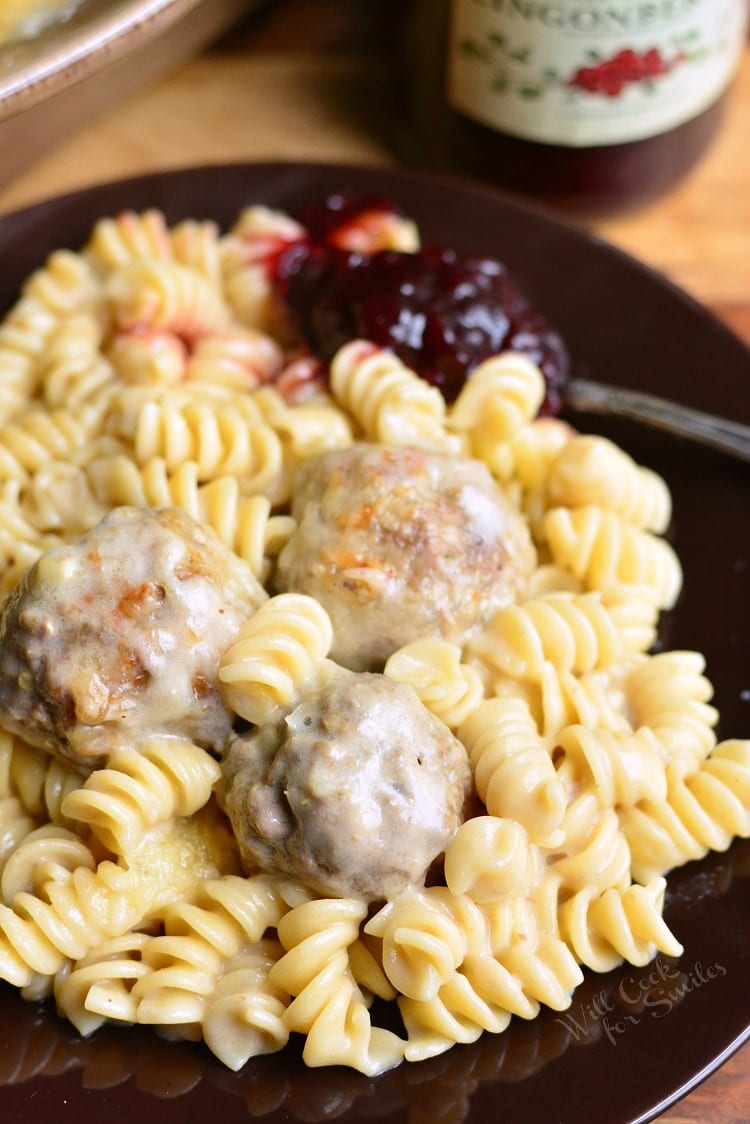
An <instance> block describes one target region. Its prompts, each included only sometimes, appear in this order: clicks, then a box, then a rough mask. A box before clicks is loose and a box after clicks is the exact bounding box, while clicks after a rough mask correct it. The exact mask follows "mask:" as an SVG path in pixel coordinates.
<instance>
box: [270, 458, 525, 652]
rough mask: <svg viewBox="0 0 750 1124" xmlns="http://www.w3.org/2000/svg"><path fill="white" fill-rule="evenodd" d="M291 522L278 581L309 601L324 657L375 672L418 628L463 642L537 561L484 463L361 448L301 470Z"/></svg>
mask: <svg viewBox="0 0 750 1124" xmlns="http://www.w3.org/2000/svg"><path fill="white" fill-rule="evenodd" d="M293 514H294V516H295V518H296V519H297V521H298V527H297V529H296V531H295V532H294V534H293V535H292V536H291V538H290V540H289V542H288V543H287V544H286V546H285V547H284V549H283V551H282V552H281V555H280V557H279V562H278V568H277V574H276V586H277V588H278V589H279V590H283V591H287V590H295V591H297V592H300V593H306V594H309V595H310V596H312V597H315V598H316V599H317V600H318V601H320V603H321V604H322V605H323V606H324V607H325V608H326V609H327V611H328V613H329V615H330V617H331V620H332V622H333V628H334V634H335V640H334V646H333V648H332V651H331V656H332V658H333V659H335V660H337V661H338V662H339V663H341V664H343V665H344V666H346V667H349V668H352V669H353V670H355V671H364V670H379V669H380V668H381V667H382V666H383V664H384V663H385V661H386V660H387V658H388V656H390V655H391V653H392V652H394V651H395V650H396V649H397V648H400V647H401V646H402V645H404V644H406V643H408V642H410V641H412V640H415V639H417V638H419V637H422V636H441V637H443V638H444V639H447V640H451V641H453V642H454V643H461V642H463V641H464V640H465V639H466V638H467V637H468V636H469V635H470V634H471V632H472V631H473V630H475V629H476V628H477V627H479V626H480V625H481V624H482V623H483V622H485V621H486V620H487V619H488V618H489V617H491V616H492V615H493V614H494V613H495V612H496V611H497V610H499V609H501V608H504V607H505V606H506V605H509V604H512V603H513V602H515V601H517V600H518V598H519V596H520V594H521V593H522V591H523V589H524V588H525V586H526V583H527V581H528V577H529V575H530V573H531V571H532V569H533V567H534V564H535V553H534V548H533V546H532V542H531V537H530V535H529V532H528V528H527V526H526V523H525V521H524V519H523V518H522V516H521V515H520V514H519V513H518V512H517V511H516V510H515V509H514V508H513V507H512V505H511V504H510V503H509V502H508V500H507V499H506V497H505V495H504V494H503V492H502V490H501V489H500V488H499V487H498V485H497V484H496V483H495V481H494V480H493V479H492V477H491V475H490V473H489V472H488V470H487V469H486V468H485V466H484V465H482V464H480V463H479V462H478V461H474V460H469V459H467V458H462V457H447V456H443V455H439V454H436V453H430V452H425V451H423V450H419V449H410V448H384V447H382V446H376V445H367V444H359V445H355V446H353V447H352V448H350V449H345V450H337V451H336V452H333V453H326V454H323V455H322V456H320V457H316V458H314V459H312V460H311V461H309V462H308V463H307V464H305V465H304V466H303V467H302V468H301V469H300V471H299V473H298V476H297V483H296V487H295V495H294V505H293Z"/></svg>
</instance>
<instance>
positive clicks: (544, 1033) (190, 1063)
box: [0, 164, 750, 1124]
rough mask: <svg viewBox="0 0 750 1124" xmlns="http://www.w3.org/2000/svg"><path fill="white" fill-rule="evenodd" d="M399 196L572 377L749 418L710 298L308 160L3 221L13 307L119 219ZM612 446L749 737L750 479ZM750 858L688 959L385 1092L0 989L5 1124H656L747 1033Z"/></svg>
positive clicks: (383, 176)
mask: <svg viewBox="0 0 750 1124" xmlns="http://www.w3.org/2000/svg"><path fill="white" fill-rule="evenodd" d="M341 188H350V189H352V190H354V191H366V192H375V193H377V194H381V195H386V196H389V197H391V198H393V199H394V200H396V201H397V202H398V203H399V204H401V206H402V207H403V208H404V209H405V211H406V212H407V213H408V214H410V215H412V216H413V217H414V218H416V219H417V220H418V222H419V224H420V227H421V229H422V232H423V236H424V239H425V241H438V242H443V243H447V244H449V245H453V246H455V247H456V248H457V249H460V250H463V251H467V252H481V253H486V254H492V255H495V256H497V257H500V258H502V259H503V260H504V261H505V262H506V263H507V264H508V266H509V267H510V269H511V270H512V271H513V272H514V273H515V274H516V276H517V277H518V279H519V281H520V282H521V283H522V285H523V286H524V288H525V289H526V290H527V292H528V293H529V295H530V296H531V297H532V298H533V300H534V301H535V302H536V303H537V304H538V305H539V306H540V307H541V308H542V309H543V310H544V311H545V312H546V313H547V314H548V316H549V317H550V319H551V320H553V321H554V322H555V323H556V324H557V326H558V327H559V328H560V329H561V331H562V332H563V334H564V335H565V337H566V338H567V340H568V342H569V346H570V350H571V352H572V356H573V364H574V370H575V373H578V374H582V375H586V376H588V377H593V378H596V379H598V380H601V381H603V382H610V383H613V384H619V385H623V386H631V387H637V388H641V389H646V390H651V391H654V392H656V393H658V394H662V395H665V396H667V397H671V398H674V399H677V400H679V401H681V402H684V403H686V404H688V405H690V406H695V407H698V408H703V409H709V410H712V411H714V412H716V413H722V414H725V415H726V416H727V417H730V418H735V419H737V420H741V421H745V422H750V394H748V390H749V388H750V357H749V356H748V352H747V349H746V348H745V346H744V345H743V344H742V343H741V342H740V341H739V340H738V339H736V338H735V337H734V336H733V335H732V334H731V333H730V332H729V331H728V330H727V329H725V328H724V327H723V326H722V325H721V324H719V323H718V322H717V321H716V320H714V319H713V318H712V317H711V316H710V315H708V313H706V312H705V311H704V310H703V309H702V308H701V307H700V306H698V305H697V304H695V303H694V302H693V301H692V300H690V299H689V298H688V297H686V296H685V295H684V294H683V293H681V292H679V291H678V290H676V289H675V288H673V287H672V286H670V285H669V284H667V283H666V282H665V281H664V280H662V279H661V278H660V277H658V276H657V275H656V274H654V273H652V272H650V271H649V270H647V269H646V268H644V267H643V266H642V265H640V264H638V263H637V262H636V261H634V260H633V259H631V258H629V257H627V256H626V255H624V254H622V253H620V252H618V251H616V250H614V249H612V248H611V247H610V246H607V245H606V244H604V243H602V242H600V241H598V240H597V239H595V238H592V237H590V236H588V235H586V234H584V233H582V232H581V231H579V230H577V229H575V228H572V227H568V226H565V225H563V224H562V223H559V222H557V221H555V220H553V219H550V218H549V217H547V216H545V215H544V214H542V213H540V212H536V211H533V210H531V209H528V208H526V207H524V206H521V205H519V204H518V203H516V202H512V201H510V200H507V199H505V198H504V197H501V196H499V195H497V194H495V193H492V192H488V191H484V190H479V189H475V188H469V187H466V186H462V185H458V184H455V183H453V184H452V183H450V182H448V181H440V180H436V179H434V178H429V179H428V178H426V177H420V176H417V175H413V174H408V173H402V172H399V171H388V170H383V169H377V170H376V169H363V168H358V169H354V168H346V167H338V166H317V165H297V164H267V165H247V166H231V167H221V168H219V167H214V168H198V169H191V170H186V171H178V172H170V173H166V174H162V175H150V176H145V177H142V178H140V179H132V180H128V181H124V182H121V183H115V184H107V185H102V186H99V187H95V188H92V189H90V190H87V191H81V192H77V193H76V194H73V195H67V196H64V197H62V198H59V199H54V200H51V201H49V202H46V203H42V204H38V205H37V206H35V207H31V208H29V209H28V210H25V211H21V212H18V213H17V214H13V215H9V216H7V217H6V218H4V219H0V260H2V262H3V269H2V273H1V274H0V308H5V307H7V306H8V305H9V304H10V302H11V301H12V300H13V298H14V297H15V295H16V293H17V290H18V285H19V283H20V281H21V280H22V279H23V277H25V276H26V275H27V274H28V273H29V272H30V271H31V270H33V269H34V268H35V267H36V266H38V265H39V264H41V262H42V261H43V259H44V257H45V255H46V254H47V253H48V252H49V251H51V250H52V249H54V248H56V247H58V246H70V247H76V246H78V245H80V243H81V242H82V241H83V240H84V239H85V237H86V235H87V233H88V231H89V230H90V228H91V226H92V224H93V222H94V221H95V220H96V219H97V218H98V217H99V216H101V215H105V214H112V213H115V212H117V211H119V210H121V209H123V208H144V207H161V208H163V209H164V211H165V212H166V214H167V216H168V218H169V219H170V220H171V221H176V220H179V219H182V218H185V217H187V216H195V217H204V218H208V217H211V218H215V219H217V220H218V221H219V222H221V223H223V224H227V223H229V222H231V221H232V220H233V219H234V217H235V216H236V214H237V212H238V211H239V210H240V208H241V207H243V206H245V205H247V204H249V203H251V202H262V203H266V204H270V205H273V206H278V207H281V208H294V207H295V206H296V205H298V204H299V203H301V202H303V201H306V200H310V199H315V198H318V197H320V196H321V195H322V194H323V193H325V192H327V191H329V190H332V189H341ZM574 420H576V421H578V422H580V424H581V426H582V427H583V428H586V429H588V430H590V431H592V432H605V433H606V434H607V435H609V436H612V437H614V438H615V439H616V440H618V441H620V442H621V443H623V444H624V445H625V447H626V448H627V449H628V450H629V451H630V452H631V453H632V454H633V455H634V456H635V457H636V458H638V459H639V460H640V461H642V462H643V463H645V464H648V465H650V466H652V467H653V468H655V469H656V470H657V471H658V472H661V473H662V474H663V475H664V476H665V477H666V478H667V480H668V482H669V484H670V486H671V488H672V490H673V493H674V501H675V518H674V527H673V532H672V533H673V537H674V541H675V544H676V546H677V548H678V550H679V552H680V556H681V558H682V561H683V565H684V569H685V592H684V594H683V596H682V598H681V600H680V602H679V604H678V606H677V608H676V610H675V611H674V612H673V613H671V614H670V615H669V618H668V619H667V620H666V621H665V624H664V629H663V636H662V642H663V643H664V644H665V645H667V646H668V647H671V648H691V649H696V648H697V649H699V650H702V651H703V652H705V654H706V657H707V660H708V673H709V675H710V677H711V679H712V681H713V682H714V683H715V685H716V699H715V701H716V704H717V706H718V707H719V709H720V711H721V714H722V723H721V729H720V734H721V735H722V736H724V737H727V736H737V737H740V736H742V735H743V733H744V734H745V735H747V734H748V732H749V731H748V727H749V726H750V721H749V719H750V713H749V712H750V619H749V615H748V598H747V583H748V567H749V566H750V519H748V512H749V511H750V474H749V473H748V469H747V466H746V465H744V464H739V463H734V462H732V461H730V460H729V459H726V458H723V457H722V456H720V455H718V454H714V453H710V452H708V451H705V450H702V449H699V448H694V447H691V446H687V445H683V444H681V443H679V442H677V441H675V440H672V439H669V438H667V437H664V436H658V435H653V434H649V433H647V432H645V431H643V430H639V429H637V428H635V427H633V426H629V425H626V424H624V423H616V422H612V423H606V425H605V424H604V423H602V422H600V421H597V420H596V419H574ZM748 874H750V844H748V843H736V844H735V845H734V846H733V847H732V849H731V850H730V851H729V852H728V853H727V854H726V855H712V856H710V857H709V858H707V859H706V860H704V861H703V862H702V863H694V864H691V865H689V866H687V867H684V868H683V869H682V870H680V871H677V872H676V873H675V874H674V875H673V876H672V877H671V878H670V891H669V896H668V902H667V907H666V916H667V919H668V921H669V923H670V925H671V926H672V927H673V929H674V930H675V932H676V933H677V935H678V937H679V939H680V940H681V941H682V942H683V944H684V946H685V953H684V955H683V956H682V957H681V958H680V959H679V960H678V961H673V960H667V959H665V958H664V957H659V958H658V960H657V961H655V962H654V963H653V964H651V965H649V966H648V967H647V968H645V969H637V968H630V967H624V968H622V969H620V970H618V971H617V972H614V973H611V974H609V975H607V976H595V975H591V974H589V975H587V978H586V980H585V982H584V983H583V984H582V986H581V988H579V990H578V991H577V992H576V994H575V996H574V1000H573V1005H572V1007H571V1009H570V1010H569V1011H567V1012H564V1013H562V1014H559V1013H556V1012H553V1011H547V1012H545V1013H544V1014H542V1015H541V1016H540V1018H539V1019H537V1020H535V1021H534V1022H530V1023H523V1022H521V1021H520V1020H516V1019H514V1020H513V1022H512V1024H511V1026H510V1028H509V1029H508V1031H507V1032H506V1033H505V1034H502V1035H499V1036H496V1037H493V1036H490V1035H485V1036H483V1038H482V1039H480V1041H479V1042H477V1043H476V1044H474V1045H473V1046H463V1047H456V1048H454V1049H453V1050H452V1051H450V1052H449V1053H448V1054H446V1055H444V1056H442V1057H440V1058H436V1059H434V1060H433V1061H429V1062H423V1063H420V1064H419V1065H404V1066H402V1067H401V1068H399V1069H397V1070H394V1071H393V1072H391V1073H387V1074H384V1075H383V1076H382V1077H381V1078H379V1079H377V1080H369V1079H367V1078H365V1077H362V1076H361V1075H359V1074H357V1073H353V1072H350V1071H347V1070H344V1069H331V1070H306V1069H305V1068H304V1067H303V1066H302V1064H301V1062H300V1060H299V1053H298V1051H295V1049H294V1048H292V1049H290V1050H288V1051H285V1052H283V1053H282V1054H280V1055H275V1056H273V1057H270V1058H259V1059H255V1060H253V1061H251V1062H250V1063H248V1065H247V1066H246V1067H245V1068H244V1069H243V1070H242V1071H241V1072H240V1073H238V1074H233V1073H231V1072H229V1071H228V1070H225V1069H224V1068H223V1067H222V1066H221V1065H220V1064H219V1063H218V1062H217V1061H216V1060H215V1059H214V1058H213V1057H212V1056H211V1055H210V1054H209V1053H208V1051H207V1050H205V1049H204V1048H203V1047H202V1046H199V1045H190V1044H186V1043H178V1042H174V1043H170V1042H166V1041H164V1040H163V1039H161V1038H159V1037H157V1035H156V1034H155V1033H154V1032H152V1031H151V1030H149V1029H146V1028H135V1029H129V1028H113V1029H108V1030H105V1031H102V1032H99V1033H97V1034H96V1035H94V1036H93V1037H92V1038H91V1039H88V1040H84V1039H81V1038H79V1037H78V1036H77V1035H76V1033H75V1031H74V1030H72V1028H70V1027H69V1026H68V1025H67V1024H65V1023H63V1022H61V1021H59V1020H58V1019H57V1018H56V1016H55V1015H54V1014H53V1013H52V1011H51V1010H50V1009H49V1007H45V1006H34V1005H32V1004H28V1003H24V1002H23V1001H22V1000H21V999H19V998H18V997H17V996H16V995H15V993H14V992H13V991H12V989H10V988H7V987H4V986H2V985H0V1118H1V1119H2V1120H3V1121H4V1122H5V1124H11V1122H15V1121H25V1122H27V1121H32V1120H33V1121H34V1122H35V1124H41V1122H43V1121H47V1120H49V1121H50V1122H52V1121H54V1124H66V1122H68V1121H70V1122H71V1124H72V1122H75V1124H87V1122H88V1121H92V1122H93V1121H96V1122H100V1121H102V1120H106V1121H107V1124H121V1122H123V1124H124V1122H128V1124H132V1121H134V1120H138V1119H140V1120H159V1121H160V1124H172V1122H177V1121H180V1122H182V1121H184V1120H216V1121H221V1124H233V1122H234V1121H243V1122H247V1120H248V1119H255V1118H261V1119H262V1120H263V1121H266V1122H268V1124H278V1122H281V1121H310V1122H314V1121H327V1120H333V1119H336V1120H337V1121H355V1120H356V1121H367V1120H372V1121H380V1122H385V1121H388V1122H390V1124H396V1122H404V1124H423V1122H424V1124H427V1122H430V1124H432V1122H434V1121H445V1122H448V1121H450V1122H451V1124H461V1122H463V1121H467V1122H471V1124H479V1122H480V1121H482V1122H483V1121H488V1122H489V1121H492V1122H493V1124H495V1122H497V1121H500V1120H507V1121H519V1120H523V1121H524V1122H525V1124H551V1122H559V1124H579V1122H580V1121H581V1120H586V1121H590V1122H592V1124H600V1122H601V1124H604V1122H606V1124H633V1122H635V1121H644V1120H648V1119H652V1118H653V1117H654V1116H655V1115H657V1114H658V1113H659V1112H660V1111H662V1110H663V1109H665V1108H666V1107H667V1106H668V1105H669V1104H670V1103H672V1102H673V1101H675V1100H676V1099H677V1098H678V1097H680V1096H681V1095H684V1094H685V1093H686V1092H687V1091H689V1089H691V1088H692V1087H693V1086H694V1085H695V1084H697V1082H699V1081H700V1080H701V1079H702V1078H704V1077H705V1076H707V1074H709V1073H710V1072H711V1071H712V1070H714V1069H715V1068H716V1067H717V1066H718V1065H720V1064H721V1062H722V1061H723V1060H725V1059H726V1057H728V1055H729V1054H730V1053H731V1052H732V1051H733V1050H734V1049H736V1048H737V1047H738V1046H739V1045H740V1044H741V1042H742V1041H743V1040H744V1039H745V1038H747V1037H748V1034H750V950H749V948H748V933H749V931H750V908H749V905H750V894H748V886H749V885H750V884H749V883H748V882H747V881H746V879H747V876H748Z"/></svg>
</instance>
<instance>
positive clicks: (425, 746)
mask: <svg viewBox="0 0 750 1124" xmlns="http://www.w3.org/2000/svg"><path fill="white" fill-rule="evenodd" d="M329 668H331V669H332V670H330V671H329V672H328V673H327V676H324V677H323V680H322V681H321V683H319V684H318V686H317V687H316V688H315V689H314V690H311V692H310V694H309V695H308V696H307V697H306V698H305V699H304V700H303V701H302V702H301V703H300V704H299V705H298V706H297V707H296V708H295V709H294V710H293V711H292V712H291V714H289V715H288V717H287V718H286V720H285V723H284V724H283V726H282V728H281V729H273V728H271V727H265V728H263V729H262V730H260V731H258V732H257V733H255V734H253V735H243V736H237V737H235V738H234V739H233V741H232V743H231V744H230V749H229V752H228V754H227V756H226V757H225V760H224V764H223V769H224V776H225V781H226V791H225V796H224V800H225V805H226V811H227V814H228V815H229V818H230V821H231V823H232V827H233V829H234V833H235V835H236V837H237V840H238V843H239V847H240V852H241V855H242V858H243V861H244V863H245V864H246V867H247V869H248V870H257V869H258V868H260V869H261V870H268V871H275V872H280V873H284V874H289V875H291V876H292V877H293V878H295V879H297V880H299V881H300V882H303V883H304V884H305V885H307V886H309V887H310V888H312V889H313V890H315V891H317V892H318V893H320V894H323V895H332V896H344V897H358V898H362V899H364V900H367V901H375V900H378V899H380V898H386V897H391V896H393V895H394V894H397V893H398V892H399V891H400V890H403V889H404V888H406V887H407V886H410V885H420V884H422V882H423V880H424V877H425V873H426V872H427V870H428V869H429V867H430V865H431V864H432V862H433V861H434V859H435V858H436V857H437V856H438V855H440V854H441V852H442V851H444V849H445V847H446V846H447V844H448V843H449V842H450V840H451V839H452V838H453V836H454V835H455V833H456V831H457V830H458V827H459V826H460V824H461V823H462V822H463V819H464V817H465V813H466V807H467V802H468V799H469V794H470V791H471V783H472V782H471V768H470V765H469V759H468V755H467V753H466V750H465V749H464V747H463V745H462V744H461V742H459V741H458V739H457V738H455V737H454V736H453V734H452V733H451V731H450V730H449V729H448V727H447V726H445V725H443V723H442V722H441V721H440V720H439V719H437V718H435V717H434V715H432V714H430V712H429V711H428V710H427V709H426V708H425V707H424V706H423V705H422V703H421V702H420V700H419V698H418V697H417V695H416V693H415V692H414V690H413V689H412V688H411V687H408V686H406V685H405V684H403V683H396V682H394V681H393V680H391V679H388V678H386V676H384V675H374V674H369V673H364V674H356V673H353V672H348V671H344V670H343V669H340V668H339V669H333V665H329Z"/></svg>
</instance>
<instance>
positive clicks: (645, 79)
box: [404, 0, 748, 214]
mask: <svg viewBox="0 0 750 1124" xmlns="http://www.w3.org/2000/svg"><path fill="white" fill-rule="evenodd" d="M747 16H748V4H747V0H649V2H646V0H555V2H552V0H416V3H415V4H414V7H413V9H412V12H411V17H410V19H409V20H407V22H406V25H405V29H404V42H405V48H406V49H405V58H406V59H407V65H406V67H405V69H404V74H405V82H404V95H405V97H406V98H407V99H408V101H409V103H410V113H409V115H408V116H409V119H410V121H411V125H412V127H411V130H410V133H409V136H408V137H407V138H405V140H406V145H405V151H406V149H408V150H409V153H410V155H412V156H413V157H414V158H415V160H416V162H418V163H421V164H427V165H429V166H433V167H436V166H439V167H448V168H452V169H454V170H459V171H462V172H465V173H467V174H469V175H473V176H476V177H478V178H481V179H484V180H489V181H490V182H493V183H496V184H498V185H502V186H504V187H507V188H510V189H512V190H515V191H519V192H522V193H524V194H531V195H534V196H537V197H539V198H541V199H544V200H546V201H548V202H551V203H556V204H559V205H562V206H563V207H566V208H572V209H575V210H579V211H583V212H589V213H592V214H596V213H603V212H607V211H610V210H614V209H618V208H624V207H632V206H638V205H640V204H642V203H644V202H646V201H648V200H649V199H652V198H654V197H656V196H657V195H659V194H661V193H662V192H664V191H666V190H667V189H669V188H670V187H672V186H673V185H674V184H676V183H677V182H678V181H679V180H680V179H681V178H682V177H683V176H684V175H685V174H686V173H687V172H688V171H689V170H690V169H691V168H692V167H693V165H694V164H696V162H697V161H698V159H699V158H700V157H701V155H702V154H703V153H704V152H705V150H706V148H707V147H708V145H709V143H710V141H711V140H712V138H713V137H714V135H715V133H716V131H717V128H718V126H719V123H720V120H721V116H722V110H723V106H724V101H725V96H726V93H727V91H728V89H729V87H730V84H731V80H732V77H733V75H734V72H735V70H736V68H737V65H738V63H739V60H740V57H741V52H742V48H743V45H744V43H745V41H746V35H747Z"/></svg>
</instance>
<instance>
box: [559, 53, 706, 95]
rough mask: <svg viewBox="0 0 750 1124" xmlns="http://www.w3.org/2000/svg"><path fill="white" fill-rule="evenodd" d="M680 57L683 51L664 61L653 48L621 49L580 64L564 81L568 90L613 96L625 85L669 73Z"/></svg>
mask: <svg viewBox="0 0 750 1124" xmlns="http://www.w3.org/2000/svg"><path fill="white" fill-rule="evenodd" d="M684 58H685V56H684V55H683V54H677V55H675V57H674V58H673V59H669V60H667V59H665V58H664V57H663V56H662V54H661V52H660V51H658V50H657V49H656V48H655V47H652V48H651V49H650V50H648V51H644V52H643V53H642V54H637V53H636V52H635V51H633V50H631V49H630V48H623V50H621V51H618V53H617V54H616V55H613V56H612V57H611V58H608V59H600V60H598V61H597V62H596V65H594V66H580V67H579V68H578V70H576V72H575V73H574V74H573V75H572V77H571V78H569V79H568V82H567V83H566V84H567V86H568V88H569V89H571V90H583V91H584V92H585V93H587V94H604V95H605V96H606V97H610V98H616V97H618V96H619V95H620V94H621V93H622V91H623V90H624V88H625V87H626V86H628V85H632V84H633V83H637V82H642V83H647V82H653V81H654V80H655V79H656V78H661V77H663V75H665V74H669V73H670V71H672V70H674V69H675V67H677V66H679V64H680V63H681V62H682V61H683V60H684Z"/></svg>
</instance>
